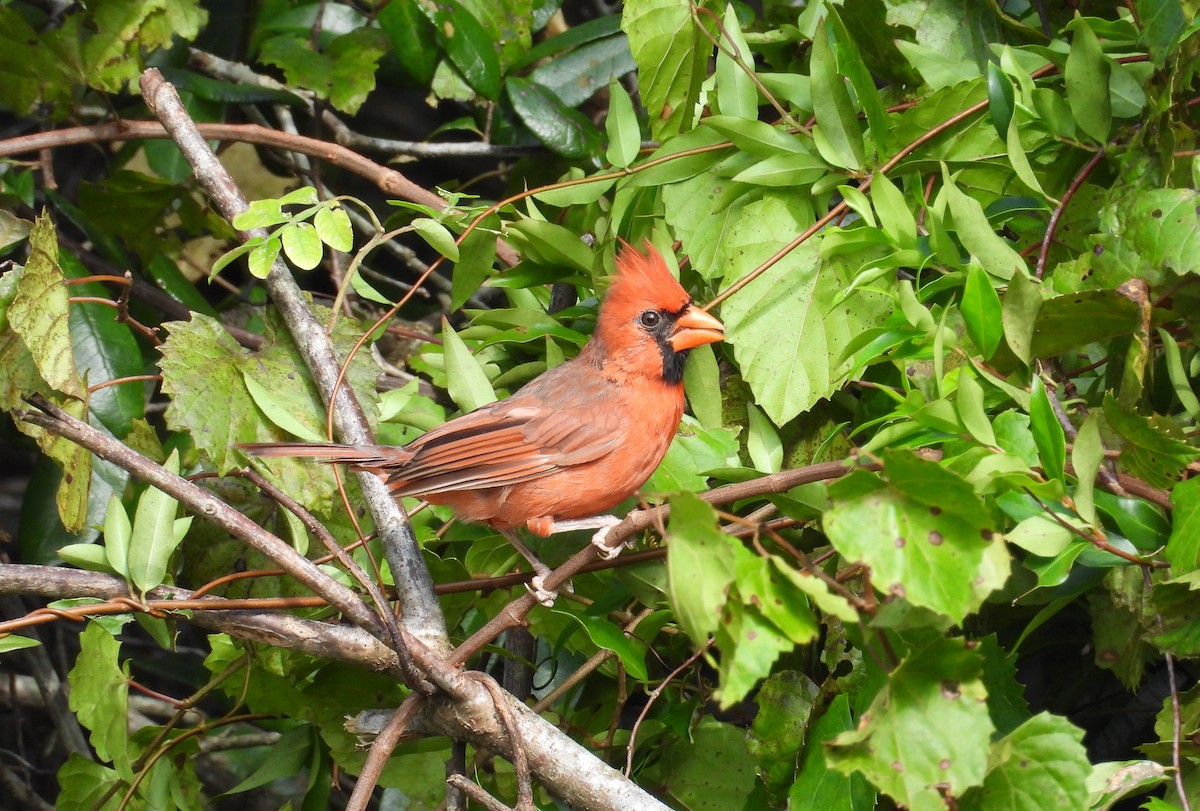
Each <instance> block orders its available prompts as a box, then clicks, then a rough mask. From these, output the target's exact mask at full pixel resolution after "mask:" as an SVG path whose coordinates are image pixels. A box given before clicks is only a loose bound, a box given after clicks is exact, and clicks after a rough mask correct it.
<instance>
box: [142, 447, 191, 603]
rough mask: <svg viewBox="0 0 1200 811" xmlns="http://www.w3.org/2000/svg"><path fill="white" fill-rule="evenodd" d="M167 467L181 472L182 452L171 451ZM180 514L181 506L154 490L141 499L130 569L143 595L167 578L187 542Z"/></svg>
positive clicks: (152, 487)
mask: <svg viewBox="0 0 1200 811" xmlns="http://www.w3.org/2000/svg"><path fill="white" fill-rule="evenodd" d="M164 467H166V469H167V470H168V471H170V472H171V473H178V472H179V454H178V451H171V455H170V456H169V457H167V461H166V462H165V463H164ZM178 510H179V502H178V501H176V500H175V499H173V498H171V497H170V496H169V495H167V494H166V493H164V492H163V491H162V490H159V489H158V488H157V487H154V486H150V487H148V488H147V489H146V491H145V492H144V493H142V497H141V498H140V499H138V505H137V511H136V512H135V514H134V518H133V532H132V535H131V536H130V539H129V553H128V566H129V579H130V580H132V581H133V584H134V585H135V586H137V588H138V589H139V590H140V591H143V592H145V591H149V590H150V589H152V588H154V587H155V586H157V585H159V584H161V583H162V582H163V581H164V580H165V579H166V577H167V566H168V564H170V562H171V556H172V555H174V554H175V550H176V549H177V548H178V546H179V543H180V542H181V541H182V540H183V536H182V535H177V533H176V522H175V514H176V513H177V512H178ZM185 529H186V527H185Z"/></svg>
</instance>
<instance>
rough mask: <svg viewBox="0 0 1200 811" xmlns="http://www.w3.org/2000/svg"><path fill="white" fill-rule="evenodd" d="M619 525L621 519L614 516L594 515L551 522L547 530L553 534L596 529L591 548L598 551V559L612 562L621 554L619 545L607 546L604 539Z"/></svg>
mask: <svg viewBox="0 0 1200 811" xmlns="http://www.w3.org/2000/svg"><path fill="white" fill-rule="evenodd" d="M619 523H621V519H620V518H618V517H617V516H615V515H594V516H592V517H591V518H572V519H569V520H566V521H552V522H550V525H549V530H550V532H551V533H553V532H570V531H571V530H575V529H598V530H599V532H597V533H596V534H595V535H593V536H592V546H594V547H596V549H598V550H599V551H600V557H602V558H604V559H605V560H612V559H613V558H615V557H616V556H617V555H619V554H621V547H620V545H617V546H609V545H608V542H607V541H606V540H605V539H606V538H607V537H608V533H609V531H610V530H611V529H612V528H613V527H615V526H616V525H617V524H619Z"/></svg>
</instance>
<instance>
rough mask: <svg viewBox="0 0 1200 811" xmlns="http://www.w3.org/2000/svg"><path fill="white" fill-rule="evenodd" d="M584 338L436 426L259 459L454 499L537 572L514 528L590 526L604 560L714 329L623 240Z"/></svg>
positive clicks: (548, 596)
mask: <svg viewBox="0 0 1200 811" xmlns="http://www.w3.org/2000/svg"><path fill="white" fill-rule="evenodd" d="M616 271H617V272H616V278H615V280H614V281H613V283H612V286H611V288H610V289H609V293H608V298H607V299H606V300H605V301H604V303H603V305H602V306H601V307H600V313H599V315H598V317H597V319H596V329H595V332H594V333H593V335H592V338H591V340H589V341H588V343H587V345H586V346H584V348H583V349H582V350H581V351H580V353H579V355H578V356H576V357H575V358H574V359H572V360H570V361H567V362H566V363H563V364H561V365H559V366H557V367H555V368H553V369H550V370H549V371H547V372H545V373H544V374H542V375H539V376H538V377H537V378H535V379H534V380H532V381H531V382H530V383H528V384H527V385H526V386H525V387H524V388H522V389H521V390H520V391H518V392H517V393H516V394H514V395H512V396H511V397H508V398H506V399H504V400H500V401H498V402H495V403H491V404H489V405H486V406H483V407H482V408H479V409H478V410H476V411H473V412H471V413H469V414H464V415H462V416H460V417H457V418H455V419H453V420H450V421H449V422H447V423H445V424H444V425H441V426H439V427H437V428H434V429H433V430H432V431H430V432H429V433H427V434H425V435H424V436H421V437H419V438H418V439H415V440H413V441H412V442H410V443H409V444H408V445H406V446H404V447H402V448H401V447H393V446H387V445H367V446H353V445H333V444H318V443H264V444H253V445H240V446H239V447H240V448H242V449H243V450H245V451H247V452H249V453H251V454H255V455H258V456H311V457H322V458H324V459H326V460H327V461H330V462H341V463H344V464H348V465H350V466H351V467H352V468H353V469H355V470H368V471H371V472H374V473H378V474H379V475H381V476H384V477H386V479H387V484H388V487H389V489H390V490H391V491H392V493H393V494H394V495H395V496H396V497H397V498H400V497H402V496H416V497H419V498H421V499H424V500H425V501H428V502H430V503H432V504H444V505H448V506H450V507H452V508H453V509H454V512H455V513H456V514H457V516H458V517H459V518H460V519H461V520H463V521H475V522H480V523H486V524H489V525H490V526H491V527H493V528H494V529H496V530H498V531H500V532H501V533H503V534H504V535H505V537H507V538H508V539H509V541H510V542H511V543H512V544H513V546H514V547H515V548H516V549H517V550H518V551H520V552H521V553H522V555H524V556H525V557H526V559H528V560H529V562H530V563H531V564H532V565H533V568H534V570H535V571H536V572H537V575H538V576H537V577H535V578H534V581H533V583H534V587H535V594H537V596H538V598H539V599H541V600H543V602H545V601H547V600H552V599H553V594H552V593H551V592H547V591H545V589H544V588H543V587H542V585H541V583H542V581H543V578H544V577H545V575H547V574H548V573H549V568H548V567H546V566H545V565H544V564H542V563H541V562H539V561H538V560H537V559H536V558H535V557H534V556H533V555H532V554H531V553H530V552H529V550H528V549H527V548H526V547H525V546H524V544H522V543H521V542H520V540H518V539H517V537H516V532H515V530H516V529H517V528H518V527H521V526H525V527H528V528H529V530H530V531H531V532H533V533H534V534H536V535H541V536H547V535H550V534H552V533H554V532H559V531H564V530H572V529H596V528H600V532H598V533H596V535H595V537H593V539H592V542H593V543H594V544H596V545H597V546H598V547H599V548H600V550H601V552H603V553H605V554H606V556H610V557H611V556H612V555H615V554H616V552H615V551H613V550H611V549H610V548H609V547H608V546H607V545H605V544H604V536H605V534H607V532H608V529H609V528H611V527H612V526H613V525H615V524H616V523H618V522H619V519H617V518H616V517H615V516H612V515H606V514H605V513H607V511H608V510H610V509H612V508H613V507H614V506H616V505H617V504H619V503H620V502H621V501H624V500H625V499H626V498H628V497H629V496H631V495H633V493H634V492H636V491H637V489H638V488H639V487H641V486H642V485H643V484H644V483H645V481H646V479H648V478H649V477H650V474H651V473H653V472H654V469H655V468H657V467H658V464H659V462H661V461H662V458H663V456H664V455H665V454H666V452H667V448H668V447H669V446H670V444H671V439H672V437H674V436H675V431H676V429H677V428H678V427H679V420H680V418H681V417H682V416H683V365H684V361H685V359H686V357H687V352H688V350H689V349H691V348H693V347H696V346H700V345H702V344H707V343H713V342H715V341H720V340H722V338H723V337H724V327H723V326H722V324H721V322H720V321H718V320H717V319H716V318H714V317H712V316H711V315H709V314H708V313H707V312H705V311H704V310H701V309H699V308H698V307H696V306H694V305H693V304H692V299H691V297H690V296H689V295H688V294H687V292H685V291H684V289H683V288H682V287H680V286H679V282H677V281H676V280H675V279H674V277H672V276H671V274H670V272H669V271H668V269H667V265H666V263H665V262H664V261H663V258H662V256H661V255H660V254H659V253H658V251H656V250H655V249H654V247H653V246H652V245H650V244H649V243H648V242H647V243H646V253H644V254H643V253H640V252H638V251H637V250H635V249H634V248H632V247H630V246H628V245H626V246H625V247H624V248H623V249H622V251H621V253H620V254H619V255H618V256H617V260H616Z"/></svg>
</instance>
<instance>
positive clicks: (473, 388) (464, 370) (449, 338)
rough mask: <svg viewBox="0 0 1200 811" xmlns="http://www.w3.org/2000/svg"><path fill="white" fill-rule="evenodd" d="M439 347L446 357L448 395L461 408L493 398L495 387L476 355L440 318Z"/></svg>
mask: <svg viewBox="0 0 1200 811" xmlns="http://www.w3.org/2000/svg"><path fill="white" fill-rule="evenodd" d="M442 349H443V351H444V352H445V358H446V381H447V388H448V389H449V391H450V399H451V400H453V401H454V403H455V404H456V405H457V406H458V407H459V408H461V409H462V410H463V411H474V410H475V409H477V408H479V407H480V406H483V405H487V404H488V403H494V402H496V391H495V389H493V388H492V384H491V383H490V382H489V381H488V378H487V375H486V374H485V373H484V371H483V366H482V365H481V364H480V363H479V359H478V358H476V357H475V356H474V355H473V354H471V350H469V349H467V345H466V344H464V343H463V340H462V338H460V337H458V333H457V332H455V331H454V329H453V328H452V327H451V326H450V322H449V321H447V320H446V319H445V318H443V319H442Z"/></svg>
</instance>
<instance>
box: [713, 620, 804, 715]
mask: <svg viewBox="0 0 1200 811" xmlns="http://www.w3.org/2000/svg"><path fill="white" fill-rule="evenodd" d="M716 640H717V647H718V649H719V650H720V651H721V657H720V664H719V667H718V671H717V672H718V674H719V677H720V686H719V687H718V688H717V700H718V702H719V703H720V705H721V707H723V708H729V707H732V706H733V705H734V704H736V703H737V702H739V701H741V700H742V699H743V698H745V697H746V696H747V695H748V694H749V693H750V691H751V690H753V689H754V688H755V687H756V686H757V685H758V683H759V682H760V681H762V680H763V679H764V678H766V677H767V676H768V675H769V674H770V672H771V668H772V667H773V666H774V665H775V661H776V660H777V659H778V658H779V656H780V654H782V653H784V652H785V651H789V650H791V649H792V647H793V644H794V643H793V642H792V640H790V639H789V638H788V637H787V636H786V635H784V634H783V633H781V632H780V630H779V629H778V628H777V627H775V625H774V624H773V623H771V622H768V621H767V620H766V618H765V617H763V616H762V615H761V614H760V613H759V612H758V611H757V610H756V609H755V608H754V606H752V605H747V604H744V603H742V602H740V601H732V600H731V601H730V602H729V603H727V604H726V605H725V608H724V610H722V611H721V617H720V622H719V623H718V625H717V633H716ZM693 641H694V640H693Z"/></svg>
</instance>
